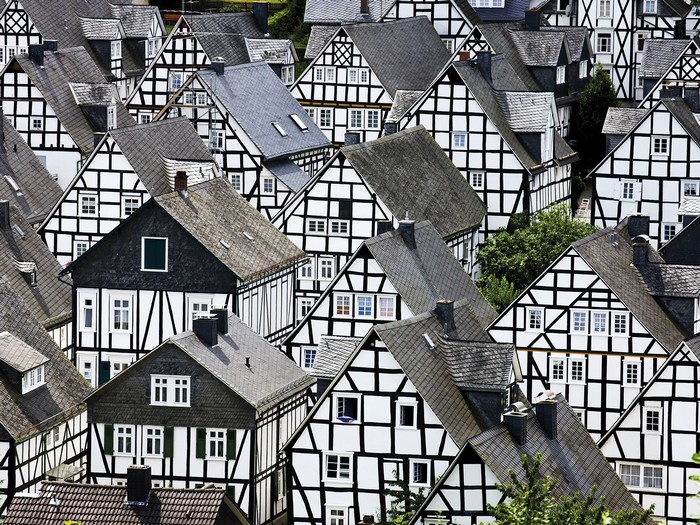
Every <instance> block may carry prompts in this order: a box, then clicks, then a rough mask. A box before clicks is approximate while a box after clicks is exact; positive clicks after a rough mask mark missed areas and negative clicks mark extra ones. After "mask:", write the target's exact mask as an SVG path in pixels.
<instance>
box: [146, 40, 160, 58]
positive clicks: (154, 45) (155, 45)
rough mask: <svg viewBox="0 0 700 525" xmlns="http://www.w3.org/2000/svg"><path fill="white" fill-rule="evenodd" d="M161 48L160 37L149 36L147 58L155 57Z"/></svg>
mask: <svg viewBox="0 0 700 525" xmlns="http://www.w3.org/2000/svg"><path fill="white" fill-rule="evenodd" d="M159 48H160V38H149V39H148V56H147V57H146V58H153V57H154V56H156V55H157V54H158V49H159Z"/></svg>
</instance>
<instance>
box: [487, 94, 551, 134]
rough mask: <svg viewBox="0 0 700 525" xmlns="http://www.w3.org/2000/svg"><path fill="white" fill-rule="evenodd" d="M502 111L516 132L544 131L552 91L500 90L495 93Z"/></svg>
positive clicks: (548, 114)
mask: <svg viewBox="0 0 700 525" xmlns="http://www.w3.org/2000/svg"><path fill="white" fill-rule="evenodd" d="M494 96H495V97H496V101H497V102H498V105H499V106H500V108H501V112H502V114H503V116H504V117H505V119H506V120H507V121H508V125H509V126H510V128H511V129H512V130H513V131H515V132H516V133H542V131H543V130H544V129H546V128H547V121H548V117H549V116H550V114H551V112H550V108H551V107H552V105H553V104H554V95H553V94H552V93H529V92H515V93H514V92H510V91H498V92H496V93H494Z"/></svg>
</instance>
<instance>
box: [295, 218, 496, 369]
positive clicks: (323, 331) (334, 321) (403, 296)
mask: <svg viewBox="0 0 700 525" xmlns="http://www.w3.org/2000/svg"><path fill="white" fill-rule="evenodd" d="M445 297H450V298H453V299H454V300H455V301H458V300H461V299H468V300H469V302H470V304H471V306H472V308H473V309H474V312H475V314H476V315H477V317H478V318H479V319H480V320H481V321H482V326H483V327H484V328H486V326H487V325H488V324H489V323H490V322H491V321H492V320H493V319H494V318H495V317H496V313H495V312H494V310H493V308H491V306H490V305H489V304H488V303H487V302H486V300H485V299H484V298H483V296H482V295H481V293H480V292H479V290H478V289H477V288H476V285H475V284H474V282H473V281H472V280H471V278H470V277H469V275H468V274H467V273H466V272H465V271H464V267H462V265H461V264H459V262H458V261H457V260H456V259H455V257H454V255H453V254H452V252H451V250H450V249H449V248H448V247H447V245H445V242H444V241H443V240H442V238H441V237H440V234H439V233H438V232H437V231H436V230H435V228H434V227H433V226H432V224H430V222H428V221H423V222H420V223H417V224H416V223H415V222H414V221H400V222H399V227H398V229H397V230H392V231H389V232H386V233H382V234H381V235H378V236H376V237H372V238H371V239H368V240H366V241H364V242H363V243H362V244H361V245H360V247H359V248H358V249H357V250H356V251H355V253H354V254H353V256H352V257H351V258H350V260H348V262H347V263H346V264H345V266H344V267H343V268H341V269H340V271H339V272H338V274H337V275H336V276H335V278H334V279H333V280H332V281H331V282H330V284H329V285H328V286H327V287H326V289H325V291H324V292H323V294H322V295H321V297H320V298H319V299H318V300H317V301H316V302H315V303H313V299H311V298H300V299H299V300H298V301H299V304H298V305H297V309H298V310H297V311H298V313H299V315H300V316H304V318H303V319H302V321H301V322H300V323H299V324H298V325H297V326H296V327H295V328H294V330H293V331H292V332H291V333H290V334H289V336H288V337H287V338H286V339H285V341H284V343H283V345H282V347H283V350H285V351H286V352H287V355H289V356H290V357H292V358H293V359H294V361H296V363H297V364H299V366H302V367H304V368H307V369H311V368H313V367H314V363H315V360H316V359H315V358H316V355H317V354H319V353H328V354H330V355H329V356H326V357H324V358H323V359H322V360H321V363H323V362H324V361H327V362H328V363H330V362H331V361H335V362H337V363H338V367H340V366H342V365H343V364H344V362H345V359H342V358H338V356H336V355H335V354H336V352H335V348H334V347H336V346H337V345H343V346H344V348H349V349H350V350H352V349H353V348H354V346H353V345H352V344H350V343H349V344H344V343H343V340H346V339H347V340H348V341H350V342H352V341H354V342H355V343H357V342H359V339H361V338H362V337H364V336H365V335H366V334H367V332H368V331H369V330H370V329H371V327H372V326H373V325H375V324H379V323H386V322H391V321H396V320H401V319H407V318H409V317H413V316H415V315H418V314H419V313H422V312H426V311H428V310H430V308H432V307H433V305H435V304H436V303H437V301H439V300H440V299H443V298H445ZM312 304H313V306H311V305H312ZM309 308H310V309H309ZM344 357H345V358H347V354H344ZM335 371H336V372H337V371H338V370H335ZM314 375H315V373H314ZM322 375H323V377H327V376H329V375H330V378H331V379H332V378H333V377H334V374H332V371H331V370H329V369H328V367H325V369H324V374H322Z"/></svg>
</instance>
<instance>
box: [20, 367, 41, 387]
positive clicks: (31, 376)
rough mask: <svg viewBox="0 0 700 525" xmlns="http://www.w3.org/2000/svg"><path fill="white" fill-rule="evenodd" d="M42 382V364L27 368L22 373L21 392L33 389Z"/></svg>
mask: <svg viewBox="0 0 700 525" xmlns="http://www.w3.org/2000/svg"><path fill="white" fill-rule="evenodd" d="M44 383H45V381H44V365H39V366H37V367H36V368H32V369H31V370H27V371H26V372H24V374H22V393H23V394H25V393H27V392H30V391H32V390H35V389H37V388H39V387H40V386H41V385H43V384H44Z"/></svg>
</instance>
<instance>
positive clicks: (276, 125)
mask: <svg viewBox="0 0 700 525" xmlns="http://www.w3.org/2000/svg"><path fill="white" fill-rule="evenodd" d="M272 126H273V127H274V128H275V129H276V130H277V133H279V134H280V135H282V136H283V137H286V136H287V135H288V133H287V132H286V131H285V130H284V128H283V127H282V125H281V124H280V123H279V122H273V123H272Z"/></svg>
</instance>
